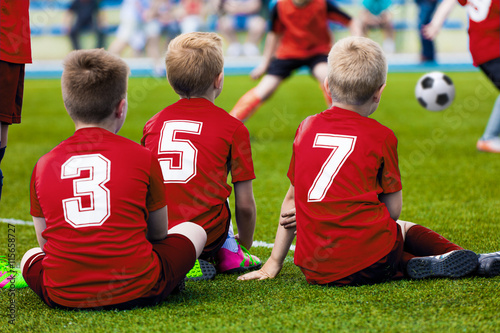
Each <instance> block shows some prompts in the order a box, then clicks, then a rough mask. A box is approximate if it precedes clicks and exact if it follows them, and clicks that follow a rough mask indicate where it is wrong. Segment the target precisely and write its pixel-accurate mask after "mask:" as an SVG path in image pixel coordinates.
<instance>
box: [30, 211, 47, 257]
mask: <svg viewBox="0 0 500 333" xmlns="http://www.w3.org/2000/svg"><path fill="white" fill-rule="evenodd" d="M33 224H34V225H35V233H36V239H37V241H38V245H39V246H40V248H41V249H42V251H43V246H44V245H45V243H47V240H46V239H45V238H43V236H42V232H43V231H44V230H45V228H47V223H46V222H45V218H44V217H36V216H33Z"/></svg>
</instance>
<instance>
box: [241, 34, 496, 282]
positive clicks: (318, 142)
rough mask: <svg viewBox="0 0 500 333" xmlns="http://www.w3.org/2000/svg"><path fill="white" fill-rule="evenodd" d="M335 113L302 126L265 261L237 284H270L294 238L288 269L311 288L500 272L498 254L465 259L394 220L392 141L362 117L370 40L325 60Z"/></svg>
mask: <svg viewBox="0 0 500 333" xmlns="http://www.w3.org/2000/svg"><path fill="white" fill-rule="evenodd" d="M328 64H329V72H328V78H327V80H325V88H326V90H328V91H329V92H330V94H331V97H332V100H333V106H332V108H330V109H328V110H326V111H324V112H322V113H319V114H316V115H313V116H310V117H308V118H307V119H305V120H304V121H303V122H302V123H301V124H300V126H299V128H298V130H297V133H296V135H295V141H294V144H293V155H292V160H291V163H290V168H289V170H288V177H289V178H290V182H291V186H290V189H289V190H288V193H287V194H286V196H285V199H284V201H283V205H282V210H281V212H282V215H281V216H282V218H281V220H280V226H279V227H278V232H277V235H276V241H275V247H274V248H273V251H272V253H271V257H270V258H269V260H268V261H267V262H266V264H265V265H264V266H263V267H262V269H261V270H259V271H258V272H252V273H248V274H246V275H244V276H241V277H240V279H241V280H249V279H266V278H269V277H275V276H276V275H277V274H278V273H279V271H280V270H281V267H282V265H283V260H284V258H285V257H286V254H287V252H288V249H289V247H290V244H291V242H292V240H293V238H294V232H295V230H296V234H297V244H296V248H295V264H296V265H297V266H299V267H300V269H301V270H302V273H303V274H304V275H305V277H306V279H307V281H308V282H309V283H311V284H320V285H327V286H345V285H363V284H373V283H379V282H383V281H387V280H390V279H395V278H401V277H404V276H409V277H412V278H425V277H454V278H456V277H462V276H465V275H467V274H469V273H472V272H474V271H475V270H476V267H477V266H478V262H479V268H478V273H479V274H482V275H487V276H491V275H497V274H499V273H500V252H497V253H490V254H482V255H480V256H479V257H478V256H477V255H476V254H475V253H474V252H472V251H469V250H464V249H463V248H461V247H460V246H458V245H455V244H453V243H451V242H450V241H448V240H446V239H445V238H443V237H442V236H440V235H439V234H437V233H435V232H433V231H432V230H429V229H427V228H425V227H423V226H420V225H417V224H414V223H411V222H405V221H400V220H398V218H399V215H400V213H401V208H402V204H403V201H402V192H401V189H402V186H401V177H400V172H399V167H398V155H397V139H396V137H395V135H394V133H393V132H392V131H391V130H390V129H389V128H387V127H385V126H383V125H381V124H380V123H378V122H377V121H375V120H373V119H370V118H368V116H369V115H370V114H372V113H373V112H374V111H375V110H376V109H377V107H378V104H379V102H380V98H381V95H382V91H383V90H384V87H385V82H386V75H387V62H386V59H385V56H384V54H383V51H382V49H381V48H380V46H379V45H378V44H377V43H375V42H373V41H372V40H370V39H368V38H363V37H349V38H345V39H342V40H340V41H339V42H337V44H335V45H334V46H333V48H332V50H331V51H330V54H329V56H328Z"/></svg>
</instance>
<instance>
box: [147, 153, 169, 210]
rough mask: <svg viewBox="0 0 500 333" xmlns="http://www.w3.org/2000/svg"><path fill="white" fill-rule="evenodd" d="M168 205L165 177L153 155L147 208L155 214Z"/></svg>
mask: <svg viewBox="0 0 500 333" xmlns="http://www.w3.org/2000/svg"><path fill="white" fill-rule="evenodd" d="M166 205H167V199H166V196H165V188H164V186H163V175H162V173H161V169H160V165H159V164H158V160H157V159H156V158H155V157H154V156H153V154H151V167H150V174H149V189H148V194H147V196H146V208H147V209H148V211H150V212H153V211H155V210H158V209H160V208H163V207H164V206H166Z"/></svg>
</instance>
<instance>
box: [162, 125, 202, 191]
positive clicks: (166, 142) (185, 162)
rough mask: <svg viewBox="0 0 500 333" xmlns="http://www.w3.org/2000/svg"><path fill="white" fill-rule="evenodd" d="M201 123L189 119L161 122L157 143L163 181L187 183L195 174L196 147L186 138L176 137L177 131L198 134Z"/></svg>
mask: <svg viewBox="0 0 500 333" xmlns="http://www.w3.org/2000/svg"><path fill="white" fill-rule="evenodd" d="M202 126H203V123H201V122H199V121H190V120H170V121H166V122H164V123H163V128H162V130H161V133H160V142H159V144H158V155H159V156H161V155H162V154H169V155H170V156H169V157H160V158H158V162H160V167H161V171H162V174H163V181H164V182H165V183H187V182H188V181H190V180H191V179H192V178H193V177H194V176H195V175H196V162H197V160H198V149H197V148H196V147H195V146H194V145H193V143H192V142H191V141H189V140H186V139H179V138H177V133H189V134H193V135H200V133H201V128H202Z"/></svg>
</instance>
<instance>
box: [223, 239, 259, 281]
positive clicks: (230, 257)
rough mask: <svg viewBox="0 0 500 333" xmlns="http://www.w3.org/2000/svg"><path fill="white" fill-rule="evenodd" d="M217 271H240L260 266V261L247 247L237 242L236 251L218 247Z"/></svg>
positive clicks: (227, 272)
mask: <svg viewBox="0 0 500 333" xmlns="http://www.w3.org/2000/svg"><path fill="white" fill-rule="evenodd" d="M217 259H218V260H217V261H218V265H217V266H216V268H217V272H219V273H225V274H232V273H242V272H246V271H250V270H254V269H258V268H260V266H261V265H262V262H261V261H260V259H259V258H257V257H256V256H254V255H251V254H250V252H248V250H247V249H245V248H244V247H243V246H241V245H240V244H238V252H236V253H234V252H231V251H229V250H228V249H220V250H219V252H217Z"/></svg>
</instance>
